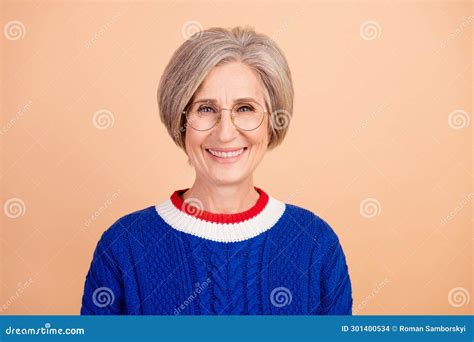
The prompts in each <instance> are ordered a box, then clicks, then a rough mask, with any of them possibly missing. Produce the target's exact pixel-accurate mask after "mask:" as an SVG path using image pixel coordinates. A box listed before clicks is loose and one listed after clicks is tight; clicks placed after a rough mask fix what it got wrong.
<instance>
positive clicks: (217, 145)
mask: <svg viewBox="0 0 474 342" xmlns="http://www.w3.org/2000/svg"><path fill="white" fill-rule="evenodd" d="M263 94H264V88H263V84H262V83H261V81H260V79H259V77H258V75H257V74H256V73H255V72H254V71H253V70H252V69H251V68H250V67H249V66H247V65H245V64H243V63H239V62H232V63H228V64H225V65H222V66H218V67H214V68H213V69H212V70H211V71H210V72H209V74H208V75H207V76H206V78H205V79H204V81H203V82H202V84H201V85H200V87H199V88H198V90H197V91H196V93H195V94H194V99H193V101H194V102H195V101H199V100H202V99H215V101H216V104H217V105H218V106H219V107H221V108H232V106H233V105H234V103H235V100H236V99H239V98H249V97H250V98H253V99H255V102H257V103H259V104H260V105H261V106H262V107H263V108H264V109H267V108H266V106H265V101H264V95H263ZM268 120H269V118H268V114H265V115H264V119H263V122H262V124H261V125H260V126H259V127H258V128H257V129H255V130H253V131H243V130H239V129H238V128H237V127H235V126H234V124H233V123H232V120H231V117H230V110H223V111H222V116H221V119H220V121H219V122H218V123H217V124H216V125H215V126H214V127H213V128H211V129H210V130H208V131H198V130H195V129H193V128H192V127H190V126H188V127H187V129H186V136H185V146H186V153H187V154H188V157H189V159H190V162H191V164H192V165H193V166H194V168H195V170H196V177H197V179H198V180H204V181H206V182H207V183H211V184H215V185H222V184H236V183H241V182H244V181H246V180H249V177H251V176H252V173H253V171H254V170H255V168H256V167H257V165H258V164H259V163H260V161H261V160H262V158H263V156H264V154H265V152H266V151H267V145H268ZM209 149H211V150H212V151H213V152H214V154H212V153H211V151H209ZM241 149H243V151H242V152H241ZM224 150H226V151H236V152H235V154H237V153H240V154H239V155H237V156H235V157H231V158H224V156H227V157H228V156H230V155H229V154H227V155H223V154H222V153H220V152H222V151H224ZM216 152H217V153H216ZM215 154H219V155H220V156H221V157H219V156H216V155H215Z"/></svg>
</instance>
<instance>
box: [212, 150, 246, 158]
mask: <svg viewBox="0 0 474 342" xmlns="http://www.w3.org/2000/svg"><path fill="white" fill-rule="evenodd" d="M207 150H208V151H209V152H211V154H212V155H214V156H216V157H219V158H233V157H237V156H238V155H241V154H242V152H244V149H243V148H242V149H240V150H237V151H232V152H220V151H214V150H211V149H210V148H208V149H207Z"/></svg>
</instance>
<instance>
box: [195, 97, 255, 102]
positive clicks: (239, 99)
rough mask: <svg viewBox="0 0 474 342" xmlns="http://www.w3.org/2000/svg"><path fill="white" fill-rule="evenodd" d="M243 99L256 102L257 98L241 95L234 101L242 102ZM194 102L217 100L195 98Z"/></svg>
mask: <svg viewBox="0 0 474 342" xmlns="http://www.w3.org/2000/svg"><path fill="white" fill-rule="evenodd" d="M243 101H251V102H256V103H258V101H257V100H255V99H254V98H253V97H241V98H238V99H235V100H234V103H236V102H243ZM194 102H212V103H217V102H218V101H217V100H216V99H198V100H195V101H194Z"/></svg>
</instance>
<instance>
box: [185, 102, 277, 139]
mask: <svg viewBox="0 0 474 342" xmlns="http://www.w3.org/2000/svg"><path fill="white" fill-rule="evenodd" d="M197 102H200V101H196V102H192V103H191V104H189V105H188V106H187V107H188V108H189V107H191V106H192V105H193V104H195V103H197ZM247 102H254V101H247ZM203 103H211V104H212V101H205V102H203ZM244 103H245V102H244ZM254 103H255V104H258V105H259V106H261V107H262V108H264V107H263V106H262V105H261V104H260V103H258V102H254ZM239 104H242V103H236V104H234V105H233V106H232V108H222V107H220V106H219V111H218V113H219V116H218V117H217V120H216V122H215V123H214V125H212V126H211V127H209V128H207V129H197V128H194V127H193V126H192V125H191V124H188V122H189V120H188V115H187V114H188V110H187V109H184V110H183V112H182V113H181V115H186V124H187V125H186V126H191V128H192V129H194V130H196V131H200V132H205V131H209V130H211V129H213V128H214V127H216V125H217V124H218V123H219V122H220V121H221V117H222V111H223V110H224V109H225V110H230V121H232V124H233V125H234V127H235V128H237V129H239V130H242V131H246V132H250V131H255V130H256V129H257V128H259V127H260V126H261V125H262V123H263V121H265V114H269V112H268V110H267V109H265V108H264V109H263V114H264V115H263V116H262V121H260V123H259V124H258V126H257V127H255V128H252V129H243V128H240V127H239V126H237V125H236V124H235V122H234V114H233V113H232V109H234V107H235V106H237V105H239Z"/></svg>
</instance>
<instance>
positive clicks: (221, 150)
mask: <svg viewBox="0 0 474 342" xmlns="http://www.w3.org/2000/svg"><path fill="white" fill-rule="evenodd" d="M246 148H247V146H244V147H227V148H218V147H216V148H214V147H206V148H205V149H206V150H213V151H216V152H234V151H240V150H241V149H246Z"/></svg>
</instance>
